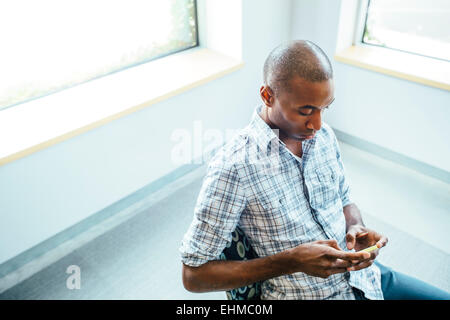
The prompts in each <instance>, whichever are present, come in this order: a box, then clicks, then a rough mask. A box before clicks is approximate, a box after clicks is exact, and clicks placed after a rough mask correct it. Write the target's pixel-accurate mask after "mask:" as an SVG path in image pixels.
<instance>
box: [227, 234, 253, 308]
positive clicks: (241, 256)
mask: <svg viewBox="0 0 450 320" xmlns="http://www.w3.org/2000/svg"><path fill="white" fill-rule="evenodd" d="M257 257H258V255H257V254H256V252H255V251H254V250H253V248H252V247H251V245H250V242H249V241H248V238H247V236H246V235H245V234H244V232H243V231H242V230H241V229H240V228H239V227H236V229H235V230H234V231H233V237H232V240H231V243H230V244H229V245H228V246H227V247H226V248H225V249H224V250H223V252H222V253H221V255H220V259H222V260H247V259H254V258H257ZM226 295H227V299H228V300H260V299H261V298H260V296H261V284H260V283H259V282H257V283H254V284H251V285H248V286H245V287H241V288H236V289H232V290H229V291H227V292H226Z"/></svg>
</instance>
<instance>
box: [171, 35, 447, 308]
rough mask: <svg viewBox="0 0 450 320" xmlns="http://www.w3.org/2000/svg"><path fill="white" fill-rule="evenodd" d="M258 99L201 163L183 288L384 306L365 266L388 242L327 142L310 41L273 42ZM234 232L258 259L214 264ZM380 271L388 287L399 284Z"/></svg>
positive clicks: (329, 88) (323, 74)
mask: <svg viewBox="0 0 450 320" xmlns="http://www.w3.org/2000/svg"><path fill="white" fill-rule="evenodd" d="M260 94H261V99H262V101H263V105H262V106H259V107H258V108H257V109H256V110H255V113H254V115H253V118H252V121H251V123H250V124H249V125H248V126H247V127H246V128H245V129H243V130H242V131H241V132H240V133H239V134H238V135H236V136H235V137H234V138H233V139H231V141H229V142H228V143H227V144H226V145H225V146H224V147H223V148H221V149H220V150H219V151H218V152H217V153H216V155H215V156H214V157H213V158H212V160H211V161H210V164H209V166H208V171H207V175H206V177H205V179H204V181H203V186H202V188H201V191H200V194H199V197H198V200H197V204H196V207H195V215H194V219H193V221H192V224H191V226H190V228H189V230H188V232H187V233H186V235H185V237H184V239H183V242H182V245H181V247H180V251H181V254H182V262H183V283H184V286H185V288H186V289H187V290H189V291H193V292H205V291H218V290H229V289H233V288H238V287H242V286H245V285H249V284H252V283H255V282H259V281H262V285H261V290H262V295H261V298H262V299H357V298H365V299H383V297H384V295H383V293H384V292H383V289H382V281H381V272H380V267H378V266H377V265H376V264H374V260H375V258H376V257H377V255H378V250H379V248H382V247H384V246H385V245H386V244H387V242H388V240H387V238H386V237H385V236H384V235H381V234H379V233H377V232H376V231H374V230H371V229H369V228H367V227H366V226H365V225H364V223H363V220H362V218H361V214H360V211H359V210H358V208H357V206H356V205H355V204H354V203H352V202H351V200H350V195H349V186H348V184H347V182H346V179H345V175H344V167H343V164H342V161H341V157H340V151H339V146H338V143H337V140H336V137H335V135H334V133H333V131H332V130H331V128H330V127H329V126H328V125H326V124H325V123H322V112H323V111H324V110H325V109H326V108H328V106H329V105H330V104H331V103H332V102H333V100H334V84H333V72H332V67H331V63H330V61H329V60H328V58H327V57H326V55H325V53H324V52H323V51H322V50H321V49H320V48H319V47H318V46H316V45H315V44H313V43H312V42H310V41H293V42H289V43H286V44H283V45H280V46H279V47H277V48H276V49H274V50H273V51H272V52H271V53H270V55H269V57H268V58H267V60H266V62H265V64H264V85H263V86H262V87H261V89H260ZM237 226H239V227H240V229H241V230H243V231H244V233H245V234H246V236H247V237H248V239H249V241H250V242H251V245H252V247H253V249H254V250H255V252H256V253H257V255H258V258H256V259H251V260H245V261H224V260H219V258H218V257H219V256H220V254H221V252H222V251H223V249H224V248H225V247H226V246H227V244H229V243H230V240H231V234H232V232H233V231H234V230H235V228H236V227H237ZM374 245H376V246H377V248H378V249H377V250H375V251H372V252H371V253H368V252H358V251H360V250H362V249H365V248H367V247H370V246H374ZM353 249H354V250H353ZM355 251H356V252H355ZM381 268H382V269H383V272H384V273H385V274H386V276H385V280H386V279H388V278H389V279H390V281H388V282H386V281H387V280H386V281H384V283H385V284H389V285H390V286H391V289H392V286H394V285H397V282H398V279H399V277H398V276H396V277H393V275H394V273H393V272H392V270H390V269H387V268H385V267H383V266H381ZM395 275H397V274H396V273H395ZM402 277H403V275H402ZM401 279H404V278H401ZM407 280H409V279H407ZM397 286H398V285H397ZM384 287H385V286H384ZM396 292H400V291H399V290H397V291H396ZM441 293H442V292H441ZM403 297H404V296H403ZM433 297H434V296H433ZM447 298H448V296H447Z"/></svg>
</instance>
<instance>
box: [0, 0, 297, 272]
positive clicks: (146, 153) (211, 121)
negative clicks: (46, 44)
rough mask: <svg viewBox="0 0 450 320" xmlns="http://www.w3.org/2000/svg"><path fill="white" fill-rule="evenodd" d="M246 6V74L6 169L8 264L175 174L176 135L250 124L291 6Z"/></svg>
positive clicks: (1, 211) (2, 207) (0, 211)
mask: <svg viewBox="0 0 450 320" xmlns="http://www.w3.org/2000/svg"><path fill="white" fill-rule="evenodd" d="M242 2H243V7H242V17H243V21H242V28H243V35H242V41H243V60H244V62H245V66H244V68H243V69H241V70H239V71H237V72H235V73H233V74H230V75H228V76H226V77H224V78H221V79H218V80H215V81H213V82H210V83H207V84H206V85H203V86H201V87H197V88H195V89H193V90H191V91H189V92H186V93H183V94H180V95H179V96H176V97H173V98H171V99H168V100H166V101H163V102H161V103H158V104H156V105H153V106H150V107H149V108H147V109H144V110H141V111H139V112H136V113H134V114H131V115H129V116H127V117H124V118H121V119H119V120H116V121H113V122H111V123H108V124H106V125H104V126H102V127H100V128H97V129H95V130H92V131H89V132H87V133H85V134H82V135H80V136H77V137H74V138H72V139H70V140H68V141H65V142H62V143H59V144H57V145H54V146H52V147H49V148H47V149H44V150H42V151H39V152H37V153H34V154H32V155H30V156H27V157H25V158H22V159H19V160H17V161H14V162H12V163H8V164H6V165H4V166H1V167H0V263H2V262H4V261H6V260H8V259H10V258H12V257H14V256H15V255H17V254H19V253H20V252H22V251H24V250H27V249H29V248H30V247H32V246H34V245H36V244H38V243H39V242H41V241H43V240H45V239H47V238H49V237H51V236H53V235H55V234H56V233H58V232H60V231H62V230H64V229H66V228H68V227H70V226H72V225H73V224H75V223H77V222H79V221H81V220H83V219H84V218H86V217H88V216H90V215H92V214H94V213H96V212H98V211H99V210H101V209H103V208H105V207H107V206H109V205H110V204H112V203H114V202H116V201H118V200H120V199H121V198H123V197H125V196H127V195H129V194H131V193H133V192H134V191H136V190H138V189H140V188H142V187H143V186H145V185H147V184H149V183H150V182H152V181H154V180H156V179H158V178H160V177H161V176H163V175H165V174H167V173H169V172H171V171H173V170H175V169H176V165H175V164H173V163H172V162H171V158H170V155H171V148H172V146H173V145H174V142H172V141H171V139H170V138H171V134H172V132H173V130H175V129H178V128H184V129H188V130H192V127H193V123H194V121H195V120H202V121H203V128H204V129H205V130H206V129H208V128H215V129H221V130H224V131H225V130H226V129H238V128H241V127H243V126H245V125H246V124H247V123H248V121H249V118H250V116H251V114H252V112H253V108H254V107H255V105H256V103H258V102H259V98H258V92H259V86H260V84H261V81H262V64H263V62H264V59H265V57H266V56H267V54H268V53H269V51H270V50H271V49H272V48H273V47H275V46H276V45H277V44H278V43H279V42H280V41H285V40H288V39H289V35H290V20H289V18H288V17H289V16H290V10H291V1H285V0H283V1H278V0H277V1H274V0H264V1H261V0H245V1H242ZM231 23H233V22H232V21H231ZM174 76H176V75H174Z"/></svg>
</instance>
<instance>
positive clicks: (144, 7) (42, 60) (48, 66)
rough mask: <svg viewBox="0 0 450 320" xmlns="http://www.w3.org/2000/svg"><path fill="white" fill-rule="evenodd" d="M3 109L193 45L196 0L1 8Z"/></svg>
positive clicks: (44, 0)
mask: <svg viewBox="0 0 450 320" xmlns="http://www.w3.org/2000/svg"><path fill="white" fill-rule="evenodd" d="M0 30H1V31H0V34H1V39H2V50H1V52H0V70H1V73H0V109H4V108H7V107H11V106H14V105H16V104H19V103H23V102H25V101H28V100H30V99H35V98H39V97H42V96H44V95H48V94H51V93H53V92H56V91H59V90H62V89H66V88H69V87H72V86H74V85H77V84H80V83H83V82H86V81H89V80H92V79H96V78H98V77H102V76H105V75H108V74H111V73H113V72H117V71H120V70H123V69H125V68H129V67H133V66H136V65H139V64H142V63H145V62H148V61H150V60H153V59H157V58H159V57H162V56H165V55H168V54H171V53H175V52H178V51H181V50H185V49H188V48H192V47H195V46H197V45H198V32H197V15H196V1H195V0H140V1H139V0H129V1H100V0H97V1H87V0H77V1H73V0H72V1H58V0H40V1H26V0H14V1H12V0H10V1H3V2H2V3H1V4H0Z"/></svg>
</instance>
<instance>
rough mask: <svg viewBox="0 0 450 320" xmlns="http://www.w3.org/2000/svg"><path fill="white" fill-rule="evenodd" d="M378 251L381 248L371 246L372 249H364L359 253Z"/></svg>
mask: <svg viewBox="0 0 450 320" xmlns="http://www.w3.org/2000/svg"><path fill="white" fill-rule="evenodd" d="M377 249H379V248H378V247H377V245H374V246H371V247H368V248H365V249H362V250H360V251H358V252H372V251H374V250H377Z"/></svg>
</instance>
